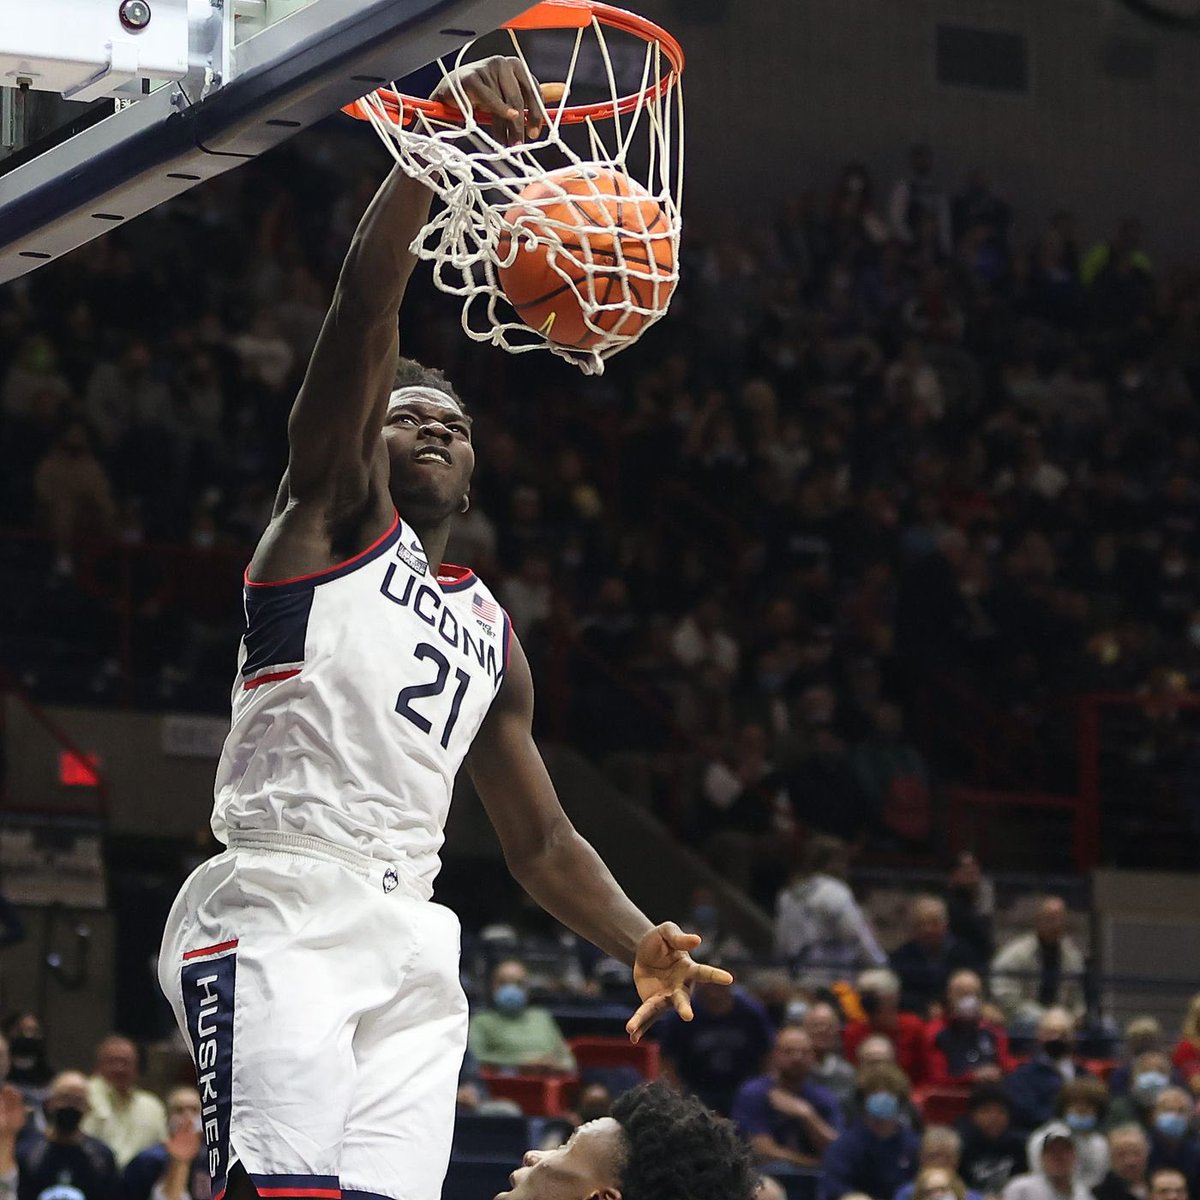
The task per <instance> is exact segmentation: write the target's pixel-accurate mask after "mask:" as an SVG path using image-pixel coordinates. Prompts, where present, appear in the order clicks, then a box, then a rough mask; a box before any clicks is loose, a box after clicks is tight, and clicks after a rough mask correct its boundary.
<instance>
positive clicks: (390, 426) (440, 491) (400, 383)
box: [383, 359, 475, 532]
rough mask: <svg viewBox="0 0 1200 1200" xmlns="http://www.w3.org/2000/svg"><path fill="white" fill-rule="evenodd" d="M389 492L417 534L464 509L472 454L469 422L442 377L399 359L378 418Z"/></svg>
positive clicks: (427, 368) (419, 365) (459, 403)
mask: <svg viewBox="0 0 1200 1200" xmlns="http://www.w3.org/2000/svg"><path fill="white" fill-rule="evenodd" d="M383 437H384V442H385V444H386V445H387V450H388V459H389V485H388V486H389V490H390V491H391V494H392V501H393V503H394V504H395V505H396V508H397V509H398V510H399V512H400V513H401V514H402V515H403V516H404V519H405V520H406V521H408V522H409V524H411V525H413V526H414V527H415V528H416V529H417V530H418V532H422V531H424V530H425V529H428V528H431V527H434V526H437V525H440V524H442V523H443V522H444V521H447V520H449V519H450V518H451V517H452V516H453V515H454V514H455V513H459V512H463V511H465V508H466V503H467V501H466V497H467V491H468V489H469V488H470V486H471V472H472V471H473V470H474V469H475V450H474V447H473V446H472V445H471V418H470V417H469V416H468V415H467V413H466V410H465V408H464V406H463V402H462V400H461V399H459V397H458V395H457V393H456V392H455V391H454V388H453V387H452V386H451V385H450V382H449V381H448V380H447V379H446V377H445V376H444V375H443V374H442V373H441V371H435V370H433V369H431V368H429V367H423V366H421V364H420V363H417V362H413V361H412V360H411V359H401V360H400V365H399V366H398V368H397V370H396V378H395V381H394V382H393V385H392V394H391V397H390V398H389V400H388V406H387V411H386V412H385V414H384V418H383Z"/></svg>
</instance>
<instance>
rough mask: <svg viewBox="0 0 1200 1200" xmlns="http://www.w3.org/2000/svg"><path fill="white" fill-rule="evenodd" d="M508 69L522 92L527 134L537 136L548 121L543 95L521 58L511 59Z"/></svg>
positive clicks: (532, 136)
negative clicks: (543, 105) (543, 104)
mask: <svg viewBox="0 0 1200 1200" xmlns="http://www.w3.org/2000/svg"><path fill="white" fill-rule="evenodd" d="M506 65H507V66H508V69H509V70H510V71H511V72H512V76H513V82H514V83H515V84H516V87H517V90H518V91H519V92H520V93H521V107H522V108H523V109H524V110H525V134H526V136H527V137H531V138H536V137H537V136H538V135H539V134H540V133H541V132H542V125H543V124H544V123H545V121H546V119H547V118H546V110H545V109H544V108H543V107H542V95H541V92H540V91H539V90H538V86H537V84H536V83H535V82H534V79H533V76H532V75H530V74H529V68H528V67H527V66H526V65H525V64H524V63H523V62H522V61H521V60H520V59H519V58H515V59H509V60H508V62H507V64H506Z"/></svg>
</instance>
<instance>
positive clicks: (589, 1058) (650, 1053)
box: [567, 1037, 660, 1079]
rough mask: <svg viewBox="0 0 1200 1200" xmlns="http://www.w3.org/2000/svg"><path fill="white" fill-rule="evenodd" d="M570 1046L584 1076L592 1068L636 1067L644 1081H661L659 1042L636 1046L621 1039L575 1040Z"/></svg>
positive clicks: (641, 1043) (577, 1038)
mask: <svg viewBox="0 0 1200 1200" xmlns="http://www.w3.org/2000/svg"><path fill="white" fill-rule="evenodd" d="M567 1044H568V1045H569V1046H570V1047H571V1053H572V1054H574V1055H575V1064H576V1066H577V1067H578V1068H579V1070H580V1072H581V1073H582V1072H583V1071H586V1070H587V1069H588V1068H589V1067H633V1068H634V1069H635V1070H637V1071H638V1072H639V1073H640V1074H641V1076H642V1078H643V1079H657V1078H658V1075H659V1070H660V1068H659V1059H658V1043H657V1042H650V1041H641V1042H638V1043H637V1044H636V1045H634V1043H633V1042H631V1041H630V1040H629V1039H628V1038H621V1037H576V1038H571V1039H570V1041H569V1042H568V1043H567Z"/></svg>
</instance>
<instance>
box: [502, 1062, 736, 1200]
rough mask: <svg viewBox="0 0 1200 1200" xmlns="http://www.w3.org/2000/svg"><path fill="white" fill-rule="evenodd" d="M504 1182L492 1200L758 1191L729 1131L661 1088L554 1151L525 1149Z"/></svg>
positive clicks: (722, 1196)
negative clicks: (503, 1188) (506, 1186)
mask: <svg viewBox="0 0 1200 1200" xmlns="http://www.w3.org/2000/svg"><path fill="white" fill-rule="evenodd" d="M509 1180H510V1183H511V1184H512V1188H511V1190H510V1191H507V1192H501V1193H500V1195H499V1196H497V1197H496V1200H750V1198H751V1196H752V1195H753V1193H754V1191H755V1188H756V1186H757V1178H756V1176H755V1174H754V1171H753V1170H752V1169H751V1166H750V1153H749V1150H748V1149H747V1147H746V1144H745V1143H744V1142H743V1141H742V1139H741V1138H740V1137H739V1136H738V1133H737V1130H736V1129H735V1128H734V1127H733V1125H732V1124H730V1122H728V1121H726V1120H724V1119H723V1118H722V1117H718V1116H717V1115H716V1114H715V1113H713V1112H711V1111H710V1110H709V1109H707V1108H705V1107H704V1105H703V1104H701V1103H700V1101H699V1100H696V1099H694V1098H693V1097H688V1096H681V1095H679V1093H678V1092H676V1091H674V1090H673V1089H672V1088H670V1087H668V1086H667V1085H666V1084H665V1083H652V1084H648V1085H643V1086H642V1087H637V1088H634V1089H633V1090H632V1091H629V1092H626V1093H625V1095H623V1096H622V1097H621V1098H620V1099H619V1100H617V1102H616V1103H615V1104H614V1105H613V1107H612V1116H611V1117H601V1118H600V1119H599V1120H596V1121H589V1122H588V1123H587V1124H586V1125H581V1126H580V1127H579V1128H578V1129H577V1130H576V1131H575V1132H574V1133H573V1134H572V1135H571V1138H570V1140H569V1141H567V1142H566V1143H565V1144H564V1145H562V1146H560V1147H559V1148H558V1149H557V1150H530V1151H529V1153H528V1154H526V1155H525V1158H524V1160H523V1162H522V1164H521V1167H520V1168H519V1169H518V1170H516V1171H514V1172H513V1173H512V1175H511V1176H510V1177H509Z"/></svg>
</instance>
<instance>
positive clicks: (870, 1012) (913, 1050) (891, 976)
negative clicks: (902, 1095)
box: [842, 967, 925, 1084]
mask: <svg viewBox="0 0 1200 1200" xmlns="http://www.w3.org/2000/svg"><path fill="white" fill-rule="evenodd" d="M858 999H859V1004H860V1006H861V1007H862V1010H863V1014H864V1019H863V1020H859V1021H851V1022H850V1023H849V1024H848V1025H847V1026H846V1030H845V1033H844V1034H843V1035H842V1037H843V1041H844V1042H845V1045H846V1057H847V1058H849V1059H851V1060H852V1061H856V1060H857V1059H858V1048H859V1047H860V1046H861V1045H862V1043H863V1042H864V1041H865V1040H866V1039H867V1038H869V1037H872V1036H875V1035H879V1036H881V1037H885V1038H887V1039H888V1041H889V1042H891V1043H892V1045H893V1046H894V1047H895V1048H896V1064H897V1066H899V1068H900V1069H901V1070H902V1071H903V1072H904V1073H905V1075H907V1076H908V1077H909V1079H911V1080H912V1081H913V1083H914V1084H919V1083H923V1082H924V1080H925V1022H924V1021H922V1020H921V1018H920V1017H918V1016H915V1015H914V1014H913V1013H906V1012H901V1011H900V980H899V979H898V978H897V976H896V973H895V972H894V971H890V970H888V969H887V968H886V967H875V968H873V969H872V970H870V971H863V972H862V974H861V975H859V977H858Z"/></svg>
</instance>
